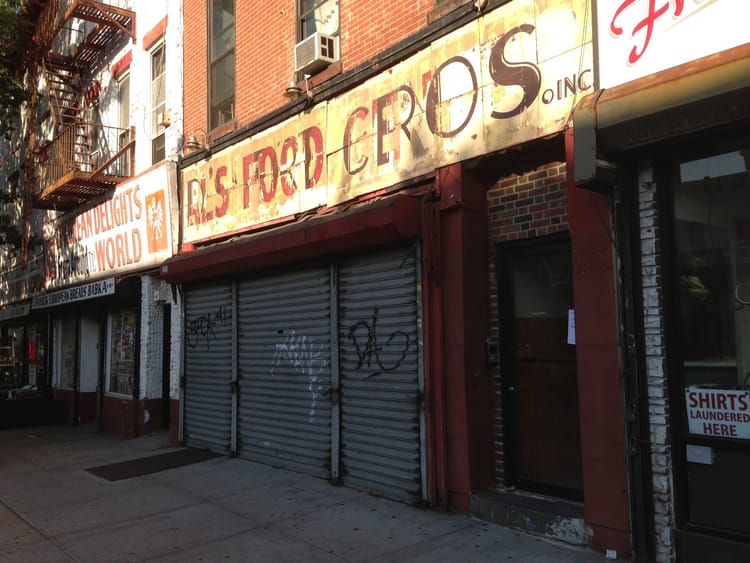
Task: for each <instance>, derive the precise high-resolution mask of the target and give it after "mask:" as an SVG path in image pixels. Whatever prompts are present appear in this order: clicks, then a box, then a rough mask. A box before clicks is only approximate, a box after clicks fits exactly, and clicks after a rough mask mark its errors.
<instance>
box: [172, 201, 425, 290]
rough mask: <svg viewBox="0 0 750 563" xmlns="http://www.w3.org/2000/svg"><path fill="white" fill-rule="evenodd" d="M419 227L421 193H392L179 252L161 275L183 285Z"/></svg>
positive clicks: (409, 234) (404, 235)
mask: <svg viewBox="0 0 750 563" xmlns="http://www.w3.org/2000/svg"><path fill="white" fill-rule="evenodd" d="M421 228H422V216H421V197H420V196H411V195H397V196H394V197H389V198H386V199H383V200H379V201H373V202H370V203H365V204H360V205H358V206H353V207H351V208H348V209H347V210H343V211H339V212H333V213H331V214H330V215H325V216H321V217H315V218H312V219H307V220H299V221H297V222H295V223H293V224H291V225H285V226H281V227H276V228H274V229H270V230H268V231H263V232H260V233H256V234H251V235H243V236H241V237H238V238H236V239H233V240H230V241H227V242H223V243H215V244H210V245H208V246H206V247H203V248H200V249H198V250H194V251H192V252H186V253H183V254H180V255H178V256H175V257H173V258H170V259H169V260H167V261H166V262H164V264H163V265H162V268H161V277H162V278H163V279H165V280H166V281H168V282H170V283H185V282H193V281H198V280H203V279H209V278H215V277H218V276H222V275H228V274H232V273H237V272H247V271H253V270H260V269H266V268H270V267H273V266H279V265H282V264H290V263H294V262H302V261H305V260H310V259H313V258H316V257H320V256H327V255H333V254H340V253H344V252H352V251H355V250H357V249H359V248H372V247H374V246H378V245H385V244H388V243H393V242H397V241H402V240H407V239H411V238H415V237H417V236H418V235H419V234H420V232H421Z"/></svg>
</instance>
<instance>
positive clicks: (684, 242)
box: [668, 138, 750, 561]
mask: <svg viewBox="0 0 750 563" xmlns="http://www.w3.org/2000/svg"><path fill="white" fill-rule="evenodd" d="M712 149H713V150H712V151H711V152H709V153H692V154H691V153H687V152H686V153H682V154H681V158H680V159H679V161H678V162H676V163H674V164H673V165H672V172H673V174H672V177H673V178H674V189H673V194H672V217H673V231H672V232H673V241H674V249H673V250H674V262H673V264H672V265H673V268H674V269H673V275H674V278H673V279H672V280H671V284H673V285H672V286H673V287H675V291H674V292H673V293H672V295H675V294H676V296H677V297H678V299H677V301H678V303H677V314H676V316H675V317H674V318H673V319H672V326H673V327H674V329H675V333H676V335H677V339H678V341H679V352H678V354H673V355H672V356H671V358H670V360H671V367H672V368H673V370H672V372H673V373H674V374H675V377H674V378H673V381H672V386H671V389H672V405H673V409H674V412H675V413H679V415H681V416H675V417H674V419H675V421H676V426H677V431H676V432H675V436H676V437H677V440H678V441H679V446H680V447H679V449H678V450H677V452H676V457H677V458H678V459H684V465H682V464H681V465H682V467H678V468H676V471H675V473H676V475H677V480H678V482H677V488H678V491H679V493H680V496H679V497H678V498H679V502H678V509H679V511H678V527H679V528H680V529H679V530H678V534H677V535H678V550H679V551H678V557H680V558H684V559H685V560H692V559H689V557H692V556H694V557H695V560H708V559H711V560H716V561H729V560H732V561H739V560H747V557H748V554H750V521H748V519H747V517H746V512H747V506H748V503H750V492H748V488H747V487H745V486H742V483H743V482H744V481H745V480H746V478H747V475H748V472H749V471H750V367H749V366H750V344H749V342H750V338H749V337H750V179H749V178H750V140H748V139H747V138H744V139H740V140H732V141H727V142H726V143H721V142H716V143H713V146H712ZM668 283H669V282H668ZM683 455H684V458H683V457H682V456H683Z"/></svg>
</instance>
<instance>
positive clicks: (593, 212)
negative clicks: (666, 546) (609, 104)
mask: <svg viewBox="0 0 750 563" xmlns="http://www.w3.org/2000/svg"><path fill="white" fill-rule="evenodd" d="M565 154H566V163H567V178H568V180H567V182H568V185H567V195H568V217H569V224H570V237H571V244H572V260H573V294H574V303H575V315H576V358H577V361H578V400H579V403H580V422H581V452H582V458H583V490H584V499H585V506H584V513H585V518H586V523H587V524H588V525H589V526H590V527H591V529H592V531H593V536H592V537H591V540H590V544H591V546H592V547H594V548H597V549H616V550H617V551H618V553H619V554H626V553H629V552H630V529H629V528H630V525H629V516H628V514H629V508H628V493H627V465H626V458H625V444H624V440H625V438H624V436H625V428H624V424H625V422H624V420H625V419H624V409H623V405H624V402H623V395H622V385H621V383H620V379H621V373H620V353H619V331H618V323H617V316H618V315H617V298H616V292H615V279H616V277H615V272H614V259H615V256H614V252H615V250H614V248H613V244H612V238H611V235H610V229H611V225H610V219H609V202H608V198H607V196H606V195H604V194H601V193H596V192H592V191H591V190H587V189H584V188H579V187H577V186H576V185H575V184H574V179H573V178H574V177H573V130H572V129H569V130H568V131H567V132H566V137H565Z"/></svg>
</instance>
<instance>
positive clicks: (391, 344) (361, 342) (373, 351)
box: [347, 309, 411, 379]
mask: <svg viewBox="0 0 750 563" xmlns="http://www.w3.org/2000/svg"><path fill="white" fill-rule="evenodd" d="M377 322H378V310H377V309H375V310H374V311H373V313H372V321H371V322H367V321H364V320H362V321H358V322H357V323H355V324H354V325H352V327H351V328H350V329H349V334H348V335H347V336H348V338H349V340H351V342H352V344H354V348H355V350H356V353H357V367H356V368H355V369H356V371H361V370H362V368H363V367H365V368H366V369H368V370H370V369H372V367H373V361H374V364H375V365H376V366H377V367H379V368H380V371H375V372H373V373H371V374H370V375H368V376H367V377H366V379H370V378H371V377H376V376H378V375H380V374H381V373H382V372H384V371H393V370H395V369H398V367H399V366H400V365H401V362H403V361H404V358H406V354H407V352H408V351H409V345H410V344H411V342H410V340H409V335H408V334H406V333H405V332H404V331H402V330H397V331H394V332H392V333H391V334H390V335H389V336H388V340H386V342H385V345H380V343H379V342H378V332H377ZM400 346H403V348H401V347H400ZM388 349H390V350H396V352H397V353H398V352H399V351H400V353H401V356H400V357H399V358H398V359H397V360H396V361H394V362H393V363H392V364H385V363H384V362H383V360H381V359H380V352H381V351H387V350H388Z"/></svg>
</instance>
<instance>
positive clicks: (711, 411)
mask: <svg viewBox="0 0 750 563" xmlns="http://www.w3.org/2000/svg"><path fill="white" fill-rule="evenodd" d="M685 408H686V410H687V417H688V428H689V430H690V433H691V434H701V435H703V436H718V437H722V438H742V439H750V391H747V390H733V389H701V388H697V387H688V388H687V389H685Z"/></svg>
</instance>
